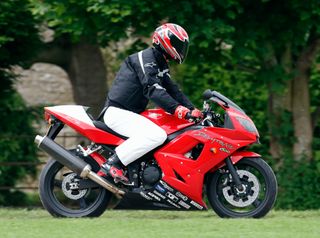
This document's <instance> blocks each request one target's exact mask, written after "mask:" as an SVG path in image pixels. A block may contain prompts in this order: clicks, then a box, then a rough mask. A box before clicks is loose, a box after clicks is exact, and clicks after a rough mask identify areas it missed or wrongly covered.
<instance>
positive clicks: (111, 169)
mask: <svg viewBox="0 0 320 238" xmlns="http://www.w3.org/2000/svg"><path fill="white" fill-rule="evenodd" d="M121 167H122V164H121V161H120V159H119V158H118V156H117V154H114V155H112V156H111V157H110V158H109V159H108V161H107V162H106V163H104V164H102V165H101V170H102V171H103V172H104V173H105V174H108V175H110V176H111V177H112V178H113V179H114V181H115V182H116V183H118V182H121V183H123V184H126V185H127V184H129V179H128V178H127V177H126V176H124V172H123V170H122V168H121Z"/></svg>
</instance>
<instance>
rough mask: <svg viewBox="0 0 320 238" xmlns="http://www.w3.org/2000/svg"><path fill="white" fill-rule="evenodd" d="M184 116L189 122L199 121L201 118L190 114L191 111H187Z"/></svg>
mask: <svg viewBox="0 0 320 238" xmlns="http://www.w3.org/2000/svg"><path fill="white" fill-rule="evenodd" d="M184 118H185V119H186V120H188V121H190V122H199V121H200V120H201V117H194V116H192V115H191V112H187V114H186V116H185V117H184Z"/></svg>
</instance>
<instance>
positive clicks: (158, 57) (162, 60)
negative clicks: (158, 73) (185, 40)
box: [151, 47, 168, 68]
mask: <svg viewBox="0 0 320 238" xmlns="http://www.w3.org/2000/svg"><path fill="white" fill-rule="evenodd" d="M151 49H152V51H153V55H154V57H155V59H156V61H157V63H158V64H159V67H160V68H168V63H167V61H166V59H165V57H164V55H163V54H162V53H161V52H160V51H159V50H157V49H156V48H153V47H152V48H151Z"/></svg>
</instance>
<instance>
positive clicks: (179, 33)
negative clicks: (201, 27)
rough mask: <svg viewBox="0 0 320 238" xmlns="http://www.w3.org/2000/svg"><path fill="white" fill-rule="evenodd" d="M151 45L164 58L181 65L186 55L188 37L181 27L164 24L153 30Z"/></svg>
mask: <svg viewBox="0 0 320 238" xmlns="http://www.w3.org/2000/svg"><path fill="white" fill-rule="evenodd" d="M152 43H153V46H154V47H155V48H156V49H158V50H160V51H162V52H163V53H164V54H165V55H166V57H168V58H169V59H172V60H174V61H176V62H178V63H179V64H181V63H182V62H183V61H184V60H185V58H186V56H187V53H188V47H189V36H188V33H187V32H186V31H185V30H184V29H183V28H182V27H181V26H179V25H177V24H173V23H166V24H163V25H161V26H159V27H158V28H157V29H156V30H155V32H154V33H153V36H152Z"/></svg>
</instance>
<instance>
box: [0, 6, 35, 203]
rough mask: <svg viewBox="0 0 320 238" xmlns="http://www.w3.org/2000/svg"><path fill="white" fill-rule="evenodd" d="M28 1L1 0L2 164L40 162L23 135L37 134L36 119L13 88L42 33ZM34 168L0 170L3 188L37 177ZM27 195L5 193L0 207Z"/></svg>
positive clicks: (0, 181) (0, 95)
mask: <svg viewBox="0 0 320 238" xmlns="http://www.w3.org/2000/svg"><path fill="white" fill-rule="evenodd" d="M28 4H29V3H28V1H26V0H7V1H0V32H1V33H0V111H1V117H0V151H1V153H0V162H9V161H36V160H37V159H36V151H35V147H34V145H33V143H32V140H30V138H27V137H21V136H19V135H30V136H31V135H33V134H34V132H33V129H32V127H31V124H32V116H31V115H30V113H29V111H28V109H27V107H26V106H25V105H24V102H23V100H22V99H21V97H20V96H19V95H18V94H17V93H16V92H15V90H14V89H13V87H12V82H13V80H14V78H15V77H16V75H13V74H12V73H11V68H12V66H14V65H20V66H23V65H26V63H27V61H28V60H29V59H30V58H31V57H32V55H33V54H34V51H35V48H36V46H37V44H38V43H39V41H38V33H37V29H36V27H35V24H36V22H35V21H34V19H33V17H32V15H31V12H30V11H29V9H28ZM34 173H35V168H34V166H32V167H22V166H20V167H12V166H1V167H0V187H3V186H5V187H11V186H13V185H14V184H15V183H16V182H17V181H18V180H19V179H22V178H23V177H24V176H25V175H26V174H34ZM23 197H24V196H23V195H21V193H17V192H13V193H12V192H11V191H9V190H5V191H1V193H0V204H1V205H14V204H16V203H17V202H19V203H20V202H21V201H23Z"/></svg>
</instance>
